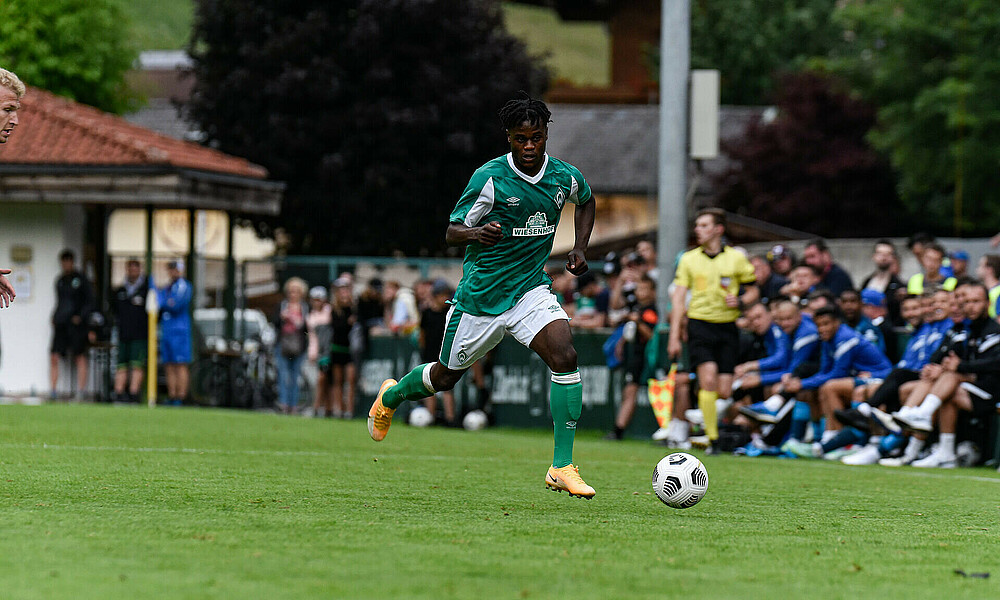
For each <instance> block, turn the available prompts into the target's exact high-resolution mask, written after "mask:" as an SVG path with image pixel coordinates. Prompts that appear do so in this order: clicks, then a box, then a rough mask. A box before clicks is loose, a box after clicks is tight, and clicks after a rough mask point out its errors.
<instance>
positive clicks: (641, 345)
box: [606, 274, 659, 440]
mask: <svg viewBox="0 0 1000 600" xmlns="http://www.w3.org/2000/svg"><path fill="white" fill-rule="evenodd" d="M635 293H636V300H637V302H636V306H635V310H633V311H632V312H630V313H629V316H628V321H627V323H626V326H625V327H626V329H625V335H623V336H622V339H621V341H620V345H621V354H622V359H623V363H624V365H625V388H624V389H623V390H622V404H621V407H620V408H619V409H618V414H617V415H616V416H615V429H614V431H612V432H611V433H609V434H608V435H607V437H606V439H609V440H620V439H622V438H623V437H624V435H625V429H627V428H628V425H629V423H630V422H631V421H632V415H633V414H634V413H635V399H636V396H637V395H638V393H639V388H640V387H644V386H645V385H646V382H647V381H648V379H649V377H648V375H649V374H647V373H644V371H645V370H646V345H647V343H648V342H649V340H650V338H652V337H653V331H654V330H655V329H656V324H657V323H658V321H659V317H658V316H657V312H656V281H654V280H653V278H652V277H650V276H649V275H648V274H647V275H643V276H642V278H640V279H639V285H638V286H637V287H636V288H635ZM632 324H634V325H632ZM644 375H645V376H644Z"/></svg>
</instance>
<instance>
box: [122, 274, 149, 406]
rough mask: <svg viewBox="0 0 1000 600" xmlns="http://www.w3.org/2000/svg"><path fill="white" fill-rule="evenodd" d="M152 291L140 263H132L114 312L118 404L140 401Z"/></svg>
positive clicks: (147, 342)
mask: <svg viewBox="0 0 1000 600" xmlns="http://www.w3.org/2000/svg"><path fill="white" fill-rule="evenodd" d="M149 287H150V282H149V278H148V277H146V276H145V275H143V274H142V266H141V265H140V264H139V261H138V260H136V259H134V258H132V259H129V260H128V262H127V263H125V281H123V282H122V285H121V286H120V287H118V288H115V290H114V292H113V293H114V307H113V310H114V315H115V322H116V323H117V325H118V361H117V362H118V364H117V368H116V370H115V388H114V397H113V399H114V400H115V401H117V402H138V401H139V392H140V391H141V390H142V377H143V372H144V370H145V367H146V352H147V350H146V349H147V346H148V344H149V315H147V314H146V296H147V295H148V294H149ZM126 390H127V392H126Z"/></svg>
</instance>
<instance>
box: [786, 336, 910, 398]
mask: <svg viewBox="0 0 1000 600" xmlns="http://www.w3.org/2000/svg"><path fill="white" fill-rule="evenodd" d="M821 352H822V354H821V355H820V368H819V373H817V374H815V375H813V376H812V377H807V378H805V379H803V380H802V389H806V390H814V389H818V388H819V387H820V386H821V385H823V384H824V383H826V382H827V381H830V380H831V379H840V378H843V377H854V376H855V375H857V374H858V373H861V372H865V371H866V372H868V373H871V374H872V377H875V378H882V377H885V376H886V375H888V374H889V372H890V371H892V364H891V363H890V362H889V359H888V358H886V357H885V354H882V352H880V351H879V349H878V348H876V347H875V346H873V345H872V344H871V342H869V341H868V340H866V339H865V338H864V336H862V335H861V334H860V333H858V332H857V331H854V330H853V329H851V327H850V326H849V325H845V324H843V323H841V324H840V328H839V329H837V333H836V334H835V335H834V336H833V339H832V340H830V341H829V342H823V346H822V351H821Z"/></svg>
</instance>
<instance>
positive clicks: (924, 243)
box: [906, 231, 953, 277]
mask: <svg viewBox="0 0 1000 600" xmlns="http://www.w3.org/2000/svg"><path fill="white" fill-rule="evenodd" d="M936 243H937V238H936V237H934V236H933V235H931V234H929V233H925V232H922V231H921V232H918V233H914V234H913V235H911V236H910V239H909V240H907V242H906V247H907V248H909V250H910V253H911V254H913V258H915V259H917V263H918V264H921V265H922V264H923V257H924V250H926V249H927V247H928V246H930V245H931V244H936ZM941 274H942V275H944V276H945V277H951V276H952V275H953V273H952V271H951V262H950V260H949V259H948V257H947V256H945V258H944V260H942V261H941Z"/></svg>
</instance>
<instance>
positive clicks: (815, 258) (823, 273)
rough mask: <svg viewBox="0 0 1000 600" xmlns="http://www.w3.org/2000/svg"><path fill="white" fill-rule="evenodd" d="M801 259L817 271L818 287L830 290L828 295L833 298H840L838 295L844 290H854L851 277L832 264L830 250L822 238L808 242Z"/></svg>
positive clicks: (838, 266)
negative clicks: (818, 277) (831, 295)
mask: <svg viewBox="0 0 1000 600" xmlns="http://www.w3.org/2000/svg"><path fill="white" fill-rule="evenodd" d="M802 259H803V260H804V261H805V262H806V264H810V265H812V266H814V267H816V268H817V269H819V274H820V282H819V285H821V286H823V287H825V288H826V289H828V290H830V293H831V294H833V295H834V296H840V293H841V292H843V291H844V290H851V289H854V283H853V282H852V281H851V276H850V275H848V274H847V271H845V270H844V269H843V268H842V267H841V266H840V265H838V264H836V263H834V262H833V257H832V256H831V255H830V248H829V247H828V246H827V244H826V240H824V239H822V238H816V239H814V240H810V241H809V243H807V244H806V249H805V252H804V253H803V254H802Z"/></svg>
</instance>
